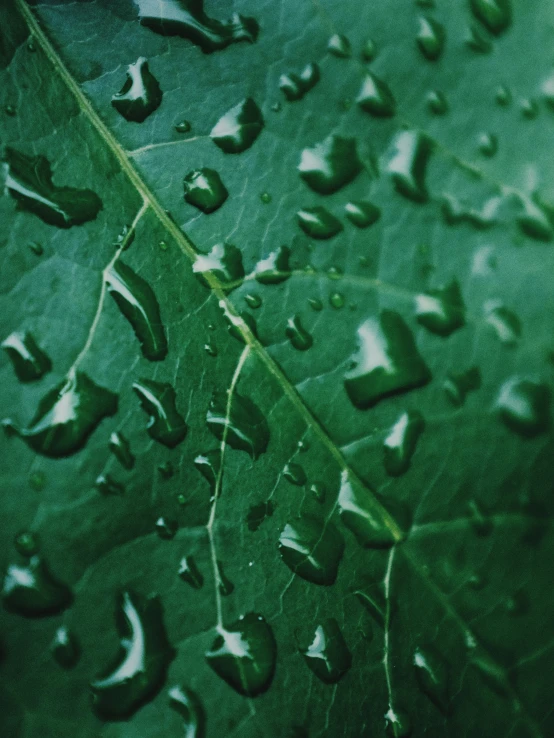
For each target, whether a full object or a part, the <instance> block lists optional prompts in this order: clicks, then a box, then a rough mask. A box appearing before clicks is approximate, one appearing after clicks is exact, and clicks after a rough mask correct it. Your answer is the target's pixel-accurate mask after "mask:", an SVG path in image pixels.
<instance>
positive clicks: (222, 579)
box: [217, 561, 235, 597]
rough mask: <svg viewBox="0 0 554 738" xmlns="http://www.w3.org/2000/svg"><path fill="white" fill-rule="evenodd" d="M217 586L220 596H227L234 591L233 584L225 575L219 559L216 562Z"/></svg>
mask: <svg viewBox="0 0 554 738" xmlns="http://www.w3.org/2000/svg"><path fill="white" fill-rule="evenodd" d="M217 587H218V589H219V591H220V593H221V596H222V597H228V596H229V595H231V594H233V592H234V591H235V585H234V584H233V582H232V581H231V580H230V579H229V578H228V577H226V576H225V572H224V570H223V564H222V563H221V561H218V562H217Z"/></svg>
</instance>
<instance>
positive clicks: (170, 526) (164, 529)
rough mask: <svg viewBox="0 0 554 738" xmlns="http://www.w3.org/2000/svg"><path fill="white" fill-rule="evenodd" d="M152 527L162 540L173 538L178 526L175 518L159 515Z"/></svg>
mask: <svg viewBox="0 0 554 738" xmlns="http://www.w3.org/2000/svg"><path fill="white" fill-rule="evenodd" d="M154 528H155V529H156V533H157V534H158V535H159V537H160V538H161V539H162V540H164V541H170V540H171V539H172V538H175V534H176V533H177V530H178V528H179V526H178V525H177V521H176V520H173V519H172V518H166V517H163V516H161V517H159V518H158V519H157V520H156V522H155V524H154Z"/></svg>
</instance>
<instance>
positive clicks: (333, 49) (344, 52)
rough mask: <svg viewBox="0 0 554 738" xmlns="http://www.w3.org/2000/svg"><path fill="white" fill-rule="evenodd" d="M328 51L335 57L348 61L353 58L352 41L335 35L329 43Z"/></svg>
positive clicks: (339, 34)
mask: <svg viewBox="0 0 554 738" xmlns="http://www.w3.org/2000/svg"><path fill="white" fill-rule="evenodd" d="M327 51H328V52H329V53H330V54H332V55H333V56H338V57H339V58H342V59H348V57H350V56H352V46H351V45H350V41H349V40H348V39H347V38H346V36H343V35H342V34H341V33H334V34H333V35H332V36H331V38H330V39H329V41H328V43H327Z"/></svg>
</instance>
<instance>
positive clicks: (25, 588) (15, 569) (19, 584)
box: [2, 554, 73, 617]
mask: <svg viewBox="0 0 554 738" xmlns="http://www.w3.org/2000/svg"><path fill="white" fill-rule="evenodd" d="M72 600H73V595H72V593H71V590H70V589H69V587H68V586H67V585H65V584H63V583H62V582H60V581H58V580H57V579H55V578H54V577H53V576H52V574H51V573H50V570H49V569H48V567H47V566H46V563H45V562H44V560H43V559H42V558H41V557H40V556H38V555H36V554H35V555H33V556H31V558H29V559H27V561H26V562H25V563H24V564H21V565H19V564H12V565H11V566H9V567H8V569H7V571H6V574H5V575H4V580H3V582H2V601H3V604H4V607H5V608H6V610H9V611H10V612H14V613H16V614H17V615H24V616H25V617H40V616H42V615H54V614H57V613H59V612H62V611H63V610H65V609H66V608H67V607H69V605H70V604H71V602H72Z"/></svg>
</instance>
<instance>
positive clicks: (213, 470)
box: [194, 448, 221, 492]
mask: <svg viewBox="0 0 554 738" xmlns="http://www.w3.org/2000/svg"><path fill="white" fill-rule="evenodd" d="M194 466H195V467H196V469H198V471H199V472H200V474H202V476H203V477H204V479H206V480H207V481H208V483H209V485H210V488H211V490H212V492H215V488H216V483H217V477H218V475H219V468H220V466H221V451H220V449H218V448H216V449H213V450H211V451H206V452H205V453H203V454H198V456H197V457H196V458H195V459H194Z"/></svg>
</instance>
